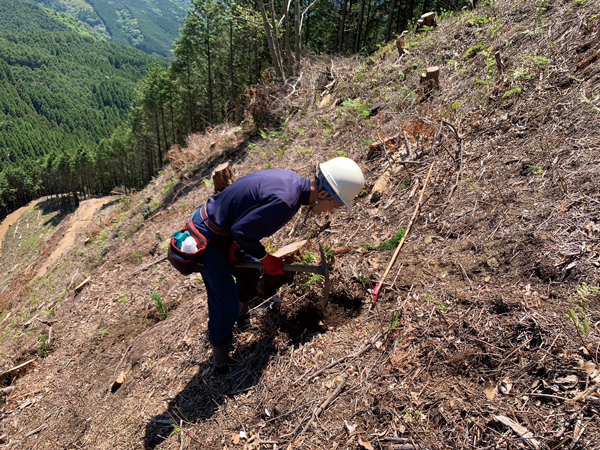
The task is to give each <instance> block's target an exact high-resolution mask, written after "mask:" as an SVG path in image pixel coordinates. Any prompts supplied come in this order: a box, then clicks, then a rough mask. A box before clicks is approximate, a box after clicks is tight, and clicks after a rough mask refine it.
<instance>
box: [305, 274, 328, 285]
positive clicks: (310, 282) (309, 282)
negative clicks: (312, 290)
mask: <svg viewBox="0 0 600 450" xmlns="http://www.w3.org/2000/svg"><path fill="white" fill-rule="evenodd" d="M324 279H325V277H324V276H323V275H317V274H315V275H313V276H311V277H310V278H309V279H308V280H307V281H306V283H304V285H305V286H312V285H313V284H315V283H320V282H322V281H323V280H324Z"/></svg>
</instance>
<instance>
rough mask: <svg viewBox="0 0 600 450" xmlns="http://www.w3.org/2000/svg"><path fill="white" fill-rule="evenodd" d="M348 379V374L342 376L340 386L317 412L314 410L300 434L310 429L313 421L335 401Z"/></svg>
mask: <svg viewBox="0 0 600 450" xmlns="http://www.w3.org/2000/svg"><path fill="white" fill-rule="evenodd" d="M347 381H348V375H344V377H343V378H342V381H340V384H339V385H338V387H337V388H335V391H333V393H332V394H331V395H330V396H329V397H328V398H327V400H325V401H324V402H323V403H322V404H321V406H319V407H318V408H317V409H316V410H315V412H313V415H312V417H311V419H310V420H309V421H308V422H307V424H306V425H304V428H302V431H301V432H300V434H302V433H304V432H305V431H306V430H307V429H308V427H310V426H311V425H312V423H313V422H314V421H315V420H317V419H318V418H319V416H320V415H321V413H322V412H323V411H325V409H327V407H328V406H329V405H330V404H331V402H333V401H334V400H335V399H336V397H337V396H338V395H340V392H342V389H344V386H345V385H346V382H347Z"/></svg>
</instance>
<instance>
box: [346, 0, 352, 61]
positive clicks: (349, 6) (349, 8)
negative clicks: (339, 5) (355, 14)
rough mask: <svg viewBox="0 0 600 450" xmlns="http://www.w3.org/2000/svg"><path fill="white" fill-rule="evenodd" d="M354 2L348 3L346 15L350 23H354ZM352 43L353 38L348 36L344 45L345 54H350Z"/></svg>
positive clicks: (350, 0)
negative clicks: (349, 49)
mask: <svg viewBox="0 0 600 450" xmlns="http://www.w3.org/2000/svg"><path fill="white" fill-rule="evenodd" d="M352 1H353V0H349V2H348V12H347V13H346V17H347V20H348V21H349V22H350V23H352V19H351V17H352V16H351V14H352ZM348 35H350V31H348ZM350 41H351V38H350V36H348V38H347V39H346V41H345V44H344V54H348V44H349V43H350Z"/></svg>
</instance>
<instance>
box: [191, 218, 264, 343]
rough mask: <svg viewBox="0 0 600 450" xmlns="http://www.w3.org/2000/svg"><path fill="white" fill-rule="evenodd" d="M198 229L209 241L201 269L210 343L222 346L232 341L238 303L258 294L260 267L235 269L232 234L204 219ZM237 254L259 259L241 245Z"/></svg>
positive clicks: (242, 258) (247, 259)
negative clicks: (218, 230) (231, 257)
mask: <svg viewBox="0 0 600 450" xmlns="http://www.w3.org/2000/svg"><path fill="white" fill-rule="evenodd" d="M198 231H200V232H201V233H202V234H203V235H204V236H205V237H206V238H207V239H208V241H209V243H208V246H207V247H206V250H204V253H203V257H204V270H203V271H202V272H201V273H202V278H203V279H204V284H205V286H206V293H207V295H208V335H209V340H210V343H211V344H212V345H213V346H215V347H220V346H223V345H228V344H229V343H231V340H232V337H233V336H232V331H233V327H234V326H235V322H236V320H237V317H238V311H239V303H240V302H242V303H243V302H247V301H250V300H251V299H252V298H254V297H255V296H256V289H257V287H258V279H259V278H260V270H259V269H234V268H233V266H232V265H231V264H230V263H229V247H230V246H231V244H232V242H233V240H232V239H231V237H229V236H220V235H218V234H216V233H214V232H212V231H211V230H210V229H209V228H208V227H207V226H206V225H205V224H204V223H203V224H202V225H200V226H199V227H198ZM235 255H236V257H237V258H238V261H252V262H258V259H256V258H254V257H253V256H250V255H249V254H247V253H246V252H244V251H243V250H241V249H238V250H236V252H235ZM234 276H235V279H234Z"/></svg>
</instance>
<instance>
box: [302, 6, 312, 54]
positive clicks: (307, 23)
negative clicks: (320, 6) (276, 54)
mask: <svg viewBox="0 0 600 450" xmlns="http://www.w3.org/2000/svg"><path fill="white" fill-rule="evenodd" d="M300 31H302V30H300ZM309 33H310V13H308V14H306V34H305V35H304V47H306V48H308V38H309Z"/></svg>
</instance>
